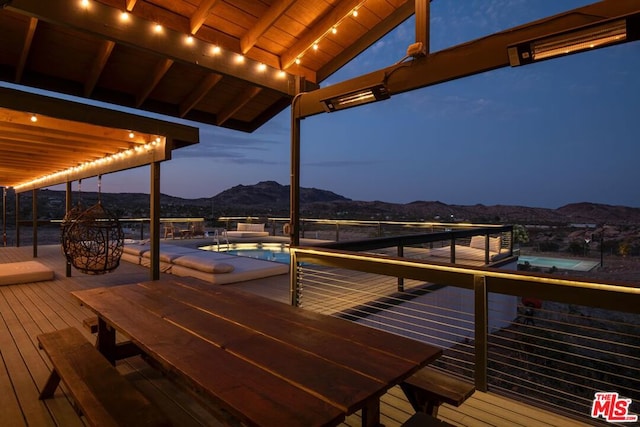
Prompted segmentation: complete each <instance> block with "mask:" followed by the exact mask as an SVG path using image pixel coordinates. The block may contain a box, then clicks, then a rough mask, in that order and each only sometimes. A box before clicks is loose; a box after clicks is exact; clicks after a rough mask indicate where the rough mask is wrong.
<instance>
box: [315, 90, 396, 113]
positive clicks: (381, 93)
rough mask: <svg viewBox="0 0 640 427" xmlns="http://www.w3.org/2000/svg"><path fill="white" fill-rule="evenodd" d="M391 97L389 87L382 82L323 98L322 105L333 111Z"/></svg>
mask: <svg viewBox="0 0 640 427" xmlns="http://www.w3.org/2000/svg"><path fill="white" fill-rule="evenodd" d="M389 98H391V94H390V93H389V89H387V87H386V86H385V85H384V84H382V83H380V84H377V85H375V86H372V87H367V88H365V89H359V90H356V91H353V92H348V93H345V94H342V95H338V96H334V97H332V98H329V99H323V100H322V101H320V102H322V106H323V107H324V109H325V110H326V111H327V112H328V113H331V112H333V111H338V110H344V109H345V108H351V107H355V106H356V105H362V104H368V103H370V102H376V101H382V100H384V99H389Z"/></svg>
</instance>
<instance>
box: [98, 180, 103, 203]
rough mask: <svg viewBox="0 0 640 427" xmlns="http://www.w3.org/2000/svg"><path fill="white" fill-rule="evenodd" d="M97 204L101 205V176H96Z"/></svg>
mask: <svg viewBox="0 0 640 427" xmlns="http://www.w3.org/2000/svg"><path fill="white" fill-rule="evenodd" d="M98 203H102V175H98Z"/></svg>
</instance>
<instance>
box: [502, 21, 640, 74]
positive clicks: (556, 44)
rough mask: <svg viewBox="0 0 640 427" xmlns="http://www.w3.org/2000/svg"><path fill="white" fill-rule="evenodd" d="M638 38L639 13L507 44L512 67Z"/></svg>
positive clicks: (639, 35)
mask: <svg viewBox="0 0 640 427" xmlns="http://www.w3.org/2000/svg"><path fill="white" fill-rule="evenodd" d="M638 39H640V14H633V15H629V16H626V17H622V18H614V19H610V20H605V21H600V22H598V23H596V24H589V25H585V26H583V27H578V28H575V29H572V30H569V31H564V32H562V33H556V34H550V35H548V36H545V37H541V38H538V39H534V40H528V41H525V42H521V43H517V44H515V45H511V46H509V47H508V48H507V53H508V55H509V64H510V65H511V66H512V67H517V66H519V65H525V64H531V63H533V62H538V61H543V60H545V59H551V58H556V57H559V56H565V55H571V54H574V53H578V52H584V51H587V50H592V49H598V48H601V47H606V46H612V45H616V44H621V43H626V42H629V41H634V40H638Z"/></svg>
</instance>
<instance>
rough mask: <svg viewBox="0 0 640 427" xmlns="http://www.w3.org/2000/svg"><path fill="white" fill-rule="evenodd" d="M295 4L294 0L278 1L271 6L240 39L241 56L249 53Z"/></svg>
mask: <svg viewBox="0 0 640 427" xmlns="http://www.w3.org/2000/svg"><path fill="white" fill-rule="evenodd" d="M294 3H295V0H278V1H277V2H276V3H274V4H273V5H271V7H270V8H269V10H267V13H265V14H264V15H262V16H261V17H260V19H258V22H256V23H255V25H254V26H253V27H251V28H250V29H249V31H247V32H246V33H245V35H244V36H242V38H241V39H240V49H241V51H242V53H243V54H246V53H247V52H249V50H250V49H251V48H252V47H253V46H255V44H256V42H257V41H258V39H259V38H260V37H261V36H262V35H263V34H264V33H265V32H266V31H267V30H268V29H269V27H271V25H273V23H274V22H276V21H277V20H278V18H280V17H281V16H282V15H284V14H285V13H286V12H287V10H288V9H289V8H290V7H291V5H293V4H294Z"/></svg>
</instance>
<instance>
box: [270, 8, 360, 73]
mask: <svg viewBox="0 0 640 427" xmlns="http://www.w3.org/2000/svg"><path fill="white" fill-rule="evenodd" d="M360 3H362V0H344V1H341V2H339V3H338V5H337V6H336V7H334V8H333V9H332V10H331V11H330V12H329V13H327V14H326V15H325V16H324V17H322V19H320V21H319V22H318V23H317V24H316V25H314V26H313V27H311V28H309V30H308V31H306V32H305V33H304V34H303V35H302V36H301V37H300V39H299V40H298V42H297V43H296V44H294V45H293V46H292V47H291V49H289V50H288V51H287V52H285V53H284V54H283V55H282V58H281V62H282V68H283V69H287V68H289V67H290V66H291V65H292V64H294V63H295V60H296V58H298V57H299V56H300V55H301V54H303V53H304V52H306V51H307V50H308V49H309V47H310V46H312V45H313V43H314V42H315V41H316V40H318V39H319V38H321V37H322V36H323V35H325V34H326V33H327V32H328V31H330V30H331V28H333V26H334V25H336V22H339V21H340V20H342V19H343V18H344V17H345V16H347V15H348V14H349V13H350V12H351V11H352V10H353V9H354V8H355V7H356V6H358V5H359V4H360Z"/></svg>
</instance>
